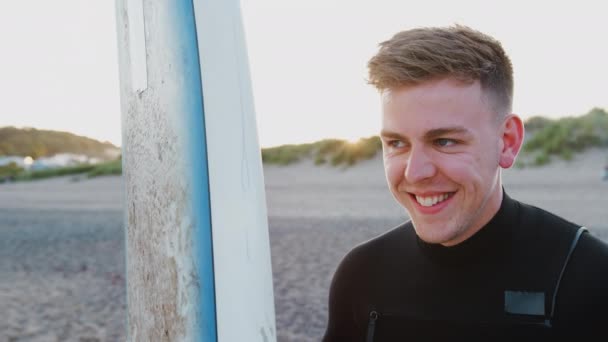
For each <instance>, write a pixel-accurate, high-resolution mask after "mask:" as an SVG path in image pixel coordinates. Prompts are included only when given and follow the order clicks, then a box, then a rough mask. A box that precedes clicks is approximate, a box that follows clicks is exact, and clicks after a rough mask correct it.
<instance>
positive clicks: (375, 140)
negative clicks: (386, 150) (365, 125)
mask: <svg viewBox="0 0 608 342" xmlns="http://www.w3.org/2000/svg"><path fill="white" fill-rule="evenodd" d="M381 147H382V143H381V142H380V138H379V137H377V136H373V137H369V138H362V139H359V140H358V141H357V142H354V143H353V142H349V141H346V140H339V139H325V140H321V141H317V142H314V143H310V144H301V145H282V146H277V147H271V148H264V149H262V161H263V162H264V163H265V164H277V165H288V164H291V163H294V162H297V161H299V160H302V159H304V158H310V159H312V160H313V161H314V163H315V164H316V165H322V164H329V165H332V166H339V165H346V166H351V165H354V164H355V163H357V162H358V161H361V160H366V159H371V158H373V157H374V156H375V155H376V153H377V152H378V151H379V150H380V149H381Z"/></svg>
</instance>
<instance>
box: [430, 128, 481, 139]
mask: <svg viewBox="0 0 608 342" xmlns="http://www.w3.org/2000/svg"><path fill="white" fill-rule="evenodd" d="M449 134H461V135H462V134H464V135H470V134H471V131H469V130H468V129H467V128H466V127H463V126H453V127H441V128H435V129H431V130H429V131H428V132H426V133H425V134H424V137H425V138H426V139H427V140H433V139H436V138H439V137H442V136H444V135H449Z"/></svg>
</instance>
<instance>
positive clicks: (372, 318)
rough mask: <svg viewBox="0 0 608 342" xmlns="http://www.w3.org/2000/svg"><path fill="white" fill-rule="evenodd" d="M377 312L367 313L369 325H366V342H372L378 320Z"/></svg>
mask: <svg viewBox="0 0 608 342" xmlns="http://www.w3.org/2000/svg"><path fill="white" fill-rule="evenodd" d="M378 316H379V314H378V312H376V311H375V310H372V311H370V313H369V323H368V324H367V339H366V340H365V341H366V342H374V331H375V330H376V321H377V320H378Z"/></svg>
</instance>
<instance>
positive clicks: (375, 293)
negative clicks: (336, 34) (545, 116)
mask: <svg viewBox="0 0 608 342" xmlns="http://www.w3.org/2000/svg"><path fill="white" fill-rule="evenodd" d="M369 74H370V75H369V76H370V77H369V78H370V83H371V84H372V85H374V86H375V87H376V88H377V89H378V90H379V91H380V94H381V96H382V106H383V108H382V111H383V113H382V132H381V139H382V144H383V156H384V168H385V172H386V179H387V181H388V185H389V188H390V191H391V192H392V194H393V196H394V198H395V199H396V200H397V202H399V203H400V204H401V205H402V206H403V207H404V208H405V209H406V210H407V212H408V213H409V216H410V218H411V220H410V221H408V222H406V223H404V224H402V225H401V226H399V227H397V228H394V229H393V230H391V231H389V232H387V233H386V234H384V235H382V236H379V237H377V238H374V239H372V240H370V241H368V242H365V243H363V244H361V245H360V246H357V247H356V248H354V249H353V250H352V251H351V252H350V253H348V255H347V256H346V257H345V258H344V260H343V261H342V263H341V264H340V266H339V267H338V269H337V271H336V273H335V275H334V278H333V282H332V285H331V290H330V299H329V322H328V327H327V331H326V334H325V337H324V341H327V342H330V341H370V342H371V341H438V340H440V339H443V338H446V337H449V338H451V339H452V340H455V341H465V340H471V339H476V340H477V339H478V340H481V339H483V340H486V341H496V340H501V339H505V340H512V339H513V338H517V337H524V338H529V337H536V338H537V339H536V340H537V341H538V340H543V339H544V338H549V337H551V336H558V335H557V334H560V335H559V336H563V335H564V334H570V333H572V334H576V335H577V336H579V337H580V336H582V335H584V334H587V333H590V332H591V331H597V332H599V333H600V334H603V335H607V333H606V332H603V331H602V329H599V328H601V327H603V325H605V324H608V320H607V319H608V245H606V244H605V243H604V242H602V241H600V240H599V239H597V238H596V237H594V236H592V235H591V234H589V233H586V232H585V228H583V227H580V226H579V225H577V224H574V223H571V222H568V221H567V220H565V219H563V218H560V217H558V216H555V215H553V214H551V213H548V212H546V211H544V210H542V209H539V208H536V207H533V206H530V205H526V204H524V203H520V202H518V201H516V200H514V199H511V198H510V197H509V196H508V195H507V194H506V193H505V191H504V189H503V187H502V183H501V169H502V168H509V167H511V166H512V165H513V163H514V161H515V158H516V156H517V154H518V152H519V150H520V147H521V145H522V141H523V137H524V127H523V124H522V120H521V119H520V118H519V117H518V116H517V115H515V114H512V113H511V102H512V94H513V76H512V67H511V62H510V60H509V58H508V56H507V55H506V54H505V52H504V51H503V49H502V47H501V45H500V43H499V42H497V41H496V40H494V39H493V38H491V37H489V36H487V35H485V34H483V33H480V32H477V31H474V30H472V29H470V28H467V27H463V26H455V27H448V28H419V29H413V30H408V31H404V32H400V33H398V34H396V35H395V36H394V37H393V38H392V39H390V40H389V41H386V42H384V43H382V44H381V47H380V50H379V52H378V53H377V55H376V56H374V57H373V58H372V59H371V60H370V62H369ZM604 338H605V337H604Z"/></svg>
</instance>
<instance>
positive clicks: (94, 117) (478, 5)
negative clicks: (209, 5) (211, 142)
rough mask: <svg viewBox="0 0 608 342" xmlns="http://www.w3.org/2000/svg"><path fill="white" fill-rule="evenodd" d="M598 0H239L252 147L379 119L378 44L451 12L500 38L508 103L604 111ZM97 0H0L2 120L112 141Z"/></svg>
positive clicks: (560, 111) (104, 26)
mask: <svg viewBox="0 0 608 342" xmlns="http://www.w3.org/2000/svg"><path fill="white" fill-rule="evenodd" d="M601 4H602V1H586V0H579V1H534V2H532V1H529V2H523V1H522V2H509V3H507V2H501V3H492V4H489V3H488V2H487V1H466V0H459V1H447V0H446V1H406V0H396V1H391V0H375V1H366V0H364V1H357V0H306V1H291V0H242V1H241V6H242V11H243V22H244V26H245V31H246V32H245V34H246V40H247V46H248V55H249V64H250V70H251V78H252V85H253V95H254V101H255V106H256V117H257V122H258V133H259V137H260V144H261V146H262V147H269V146H276V145H281V144H287V143H303V142H312V141H316V140H320V139H324V138H343V139H349V140H355V139H357V138H359V137H367V136H371V135H374V134H377V132H378V131H379V129H380V98H379V95H378V93H377V92H376V91H375V90H374V89H373V88H372V87H371V86H369V85H368V84H367V83H366V77H367V68H366V64H367V61H368V60H369V58H370V57H371V56H372V55H373V54H374V53H375V52H376V51H377V47H378V43H380V42H382V41H384V40H387V39H389V38H390V37H391V36H392V35H393V34H394V33H396V32H398V31H401V30H404V29H408V28H413V27H419V26H444V25H452V24H463V25H467V26H470V27H472V28H475V29H477V30H480V31H482V32H485V33H487V34H490V35H491V36H493V37H494V38H496V39H498V40H500V41H501V42H502V44H503V47H504V49H505V50H506V51H507V53H508V54H509V55H510V57H511V60H512V62H513V66H514V70H515V94H514V112H515V113H517V114H519V115H520V116H522V117H523V118H524V119H525V118H528V117H530V116H534V115H544V116H548V117H554V118H557V117H562V116H569V115H580V114H584V113H586V112H587V111H589V110H590V109H591V108H593V107H602V108H607V109H608V87H607V86H606V83H607V81H608V63H606V61H608V44H607V43H606V42H607V41H608V25H607V24H606V23H607V21H606V16H605V12H604V11H603V7H601V6H602V5H601ZM114 6H115V5H114V2H113V1H109V0H94V1H82V0H54V1H45V0H20V1H3V2H1V3H0V42H1V43H0V44H1V46H2V48H1V53H0V94H1V95H0V99H1V100H0V126H9V125H10V126H17V127H35V128H39V129H53V130H61V131H70V132H73V133H76V134H79V135H85V136H89V137H92V138H94V139H98V140H101V141H110V142H112V143H114V144H116V145H121V128H120V120H121V119H120V116H121V114H120V97H119V96H120V94H119V90H118V64H117V63H118V62H117V60H118V58H117V56H118V52H117V51H116V49H117V43H116V27H115V8H114Z"/></svg>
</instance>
